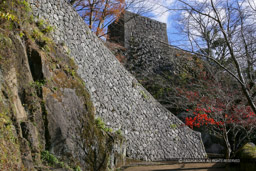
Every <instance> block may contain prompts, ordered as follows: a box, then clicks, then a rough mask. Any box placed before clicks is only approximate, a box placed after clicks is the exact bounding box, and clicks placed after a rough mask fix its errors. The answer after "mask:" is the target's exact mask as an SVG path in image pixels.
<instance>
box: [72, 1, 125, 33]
mask: <svg viewBox="0 0 256 171" xmlns="http://www.w3.org/2000/svg"><path fill="white" fill-rule="evenodd" d="M124 6H125V0H77V2H76V3H75V4H74V7H75V9H76V10H77V11H78V13H79V14H80V15H81V16H82V18H83V19H84V20H85V22H86V23H87V24H88V25H89V28H90V29H91V30H92V31H94V32H95V33H96V35H97V36H98V37H102V36H104V37H105V36H106V28H107V26H108V25H109V24H110V23H112V22H113V21H114V20H118V19H119V18H120V16H121V14H122V13H123V12H124Z"/></svg>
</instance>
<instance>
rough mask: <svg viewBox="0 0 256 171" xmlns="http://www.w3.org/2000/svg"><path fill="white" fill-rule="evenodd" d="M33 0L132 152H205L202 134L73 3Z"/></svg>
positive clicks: (144, 155)
mask: <svg viewBox="0 0 256 171" xmlns="http://www.w3.org/2000/svg"><path fill="white" fill-rule="evenodd" d="M30 3H31V6H32V8H33V13H34V15H35V16H38V17H39V18H43V19H45V20H48V21H49V23H50V24H52V25H54V26H55V27H56V30H55V32H54V34H53V38H54V40H55V42H57V43H64V44H65V45H66V46H67V47H68V48H69V49H70V50H71V55H72V56H73V57H74V59H75V61H76V63H77V65H78V73H79V75H80V76H81V78H82V79H83V80H84V82H85V85H86V87H87V89H88V90H89V92H90V93H91V96H92V100H93V103H94V105H95V109H96V115H97V117H101V118H102V119H103V120H104V122H105V123H106V124H107V126H109V127H111V128H113V129H114V130H118V129H121V130H122V132H123V135H124V136H125V138H126V141H127V156H128V157H130V158H134V159H143V160H151V161H155V160H169V159H173V158H203V157H205V156H206V155H205V150H204V146H203V144H202V141H201V136H200V133H198V132H195V131H193V130H191V129H190V128H188V127H187V126H183V123H182V122H181V121H180V120H179V119H178V118H177V117H175V116H174V115H173V114H172V113H170V112H169V111H168V110H167V109H165V108H164V107H163V106H162V105H160V104H159V103H158V102H157V101H156V100H155V99H154V98H153V97H152V96H151V95H150V94H149V93H148V92H147V91H146V90H145V89H144V88H143V87H142V86H141V85H140V84H138V82H137V80H136V79H135V78H134V77H133V76H132V75H131V74H130V73H129V72H128V71H127V70H126V69H125V68H124V67H123V66H122V65H121V64H120V63H119V62H118V60H117V59H116V58H115V56H114V55H113V54H112V53H111V52H110V50H109V49H107V48H106V47H105V45H104V43H103V42H102V41H101V40H99V39H98V38H97V37H96V36H95V34H93V33H92V32H91V31H90V29H89V28H88V26H87V25H86V24H85V23H84V21H83V19H82V18H81V17H80V16H79V15H78V14H77V13H76V12H75V11H74V9H73V8H72V7H71V6H70V5H69V4H67V3H66V2H65V1H64V0H30ZM163 39H166V38H165V35H163ZM170 125H172V126H171V127H170Z"/></svg>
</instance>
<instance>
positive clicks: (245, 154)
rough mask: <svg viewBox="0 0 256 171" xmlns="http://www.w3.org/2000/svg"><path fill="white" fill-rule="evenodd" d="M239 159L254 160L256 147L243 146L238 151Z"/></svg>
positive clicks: (252, 145)
mask: <svg viewBox="0 0 256 171" xmlns="http://www.w3.org/2000/svg"><path fill="white" fill-rule="evenodd" d="M239 157H240V158H241V159H256V145H255V144H253V143H247V144H245V145H244V146H243V147H242V148H241V149H240V150H239Z"/></svg>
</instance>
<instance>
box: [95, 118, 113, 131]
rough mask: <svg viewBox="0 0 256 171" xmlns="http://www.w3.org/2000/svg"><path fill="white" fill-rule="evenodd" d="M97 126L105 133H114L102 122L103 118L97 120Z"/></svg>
mask: <svg viewBox="0 0 256 171" xmlns="http://www.w3.org/2000/svg"><path fill="white" fill-rule="evenodd" d="M95 124H96V126H97V127H98V128H99V129H101V130H103V131H105V132H113V130H112V129H111V128H108V127H106V125H105V123H104V122H103V121H102V120H101V118H97V119H95Z"/></svg>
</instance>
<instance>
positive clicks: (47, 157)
mask: <svg viewBox="0 0 256 171" xmlns="http://www.w3.org/2000/svg"><path fill="white" fill-rule="evenodd" d="M41 160H42V161H44V162H46V163H47V164H48V165H50V166H59V167H61V168H64V169H67V170H73V169H72V168H71V167H70V166H69V165H67V164H66V163H64V162H62V161H59V159H57V157H55V156H54V155H53V154H51V153H50V152H49V151H42V152H41ZM74 170H75V169H74Z"/></svg>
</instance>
